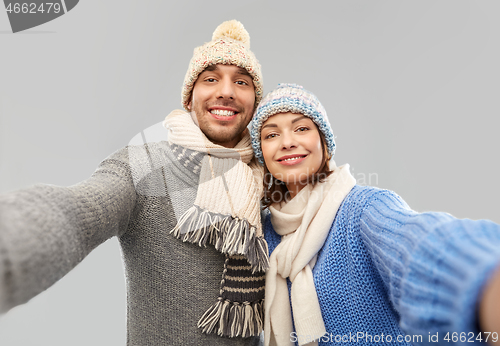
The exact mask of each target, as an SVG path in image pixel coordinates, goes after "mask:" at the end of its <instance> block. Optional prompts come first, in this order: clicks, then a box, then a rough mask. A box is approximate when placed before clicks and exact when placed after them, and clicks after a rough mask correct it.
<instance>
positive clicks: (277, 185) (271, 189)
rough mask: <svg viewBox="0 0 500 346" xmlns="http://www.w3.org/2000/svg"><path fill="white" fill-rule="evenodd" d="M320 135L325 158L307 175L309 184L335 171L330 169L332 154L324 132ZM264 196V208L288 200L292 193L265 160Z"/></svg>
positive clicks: (323, 178)
mask: <svg viewBox="0 0 500 346" xmlns="http://www.w3.org/2000/svg"><path fill="white" fill-rule="evenodd" d="M318 133H319V137H320V139H321V148H322V151H323V160H322V161H321V166H320V168H319V169H318V171H317V172H316V173H314V174H312V175H311V176H310V177H307V180H308V181H307V183H308V184H313V185H314V184H316V183H318V182H319V183H322V182H323V181H325V179H326V178H327V177H328V176H329V175H330V174H332V173H333V171H331V170H330V167H329V165H328V162H329V161H330V159H331V156H330V155H329V154H328V148H327V146H326V140H325V136H324V135H323V132H321V131H319V130H318ZM263 183H264V197H262V205H263V209H266V208H269V206H270V205H271V204H273V203H280V202H283V201H287V200H288V199H290V193H289V192H288V189H287V188H286V184H285V183H284V182H282V181H280V180H278V179H276V178H274V177H273V176H272V174H271V173H270V172H269V169H267V165H266V163H265V162H264V181H263Z"/></svg>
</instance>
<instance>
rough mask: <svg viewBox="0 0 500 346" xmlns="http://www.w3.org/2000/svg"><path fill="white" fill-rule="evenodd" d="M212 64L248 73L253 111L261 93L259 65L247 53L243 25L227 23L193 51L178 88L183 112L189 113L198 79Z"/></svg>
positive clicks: (248, 45) (252, 55) (247, 40)
mask: <svg viewBox="0 0 500 346" xmlns="http://www.w3.org/2000/svg"><path fill="white" fill-rule="evenodd" d="M215 64H225V65H235V66H239V67H243V68H244V69H246V70H247V71H248V73H249V74H250V76H252V78H253V84H254V86H255V107H257V105H258V104H259V102H260V100H261V98H262V93H263V85H262V74H261V72H260V64H259V62H258V61H257V58H256V57H255V55H254V54H253V53H252V51H250V35H249V34H248V32H247V31H246V30H245V28H244V27H243V24H241V23H240V22H239V21H237V20H229V21H227V22H224V23H222V24H221V25H219V26H218V27H217V29H215V31H214V33H213V35H212V41H210V42H207V43H205V44H204V45H202V46H200V47H197V48H195V49H194V54H193V57H192V58H191V62H190V63H189V68H188V70H187V72H186V76H185V77H184V85H183V87H182V105H183V106H184V108H185V109H186V110H188V111H189V109H188V108H187V105H188V103H189V101H190V98H191V91H192V90H193V86H194V83H195V82H196V79H198V75H199V74H200V73H201V72H203V70H205V69H206V68H207V67H208V66H210V65H215Z"/></svg>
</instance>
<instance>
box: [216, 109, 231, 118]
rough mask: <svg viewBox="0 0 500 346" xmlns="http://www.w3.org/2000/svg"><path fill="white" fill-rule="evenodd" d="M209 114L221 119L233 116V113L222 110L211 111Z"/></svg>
mask: <svg viewBox="0 0 500 346" xmlns="http://www.w3.org/2000/svg"><path fill="white" fill-rule="evenodd" d="M210 113H212V114H213V115H218V116H223V117H230V116H231V115H234V112H233V111H225V110H222V109H212V110H211V111H210Z"/></svg>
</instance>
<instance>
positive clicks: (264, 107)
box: [250, 84, 335, 164]
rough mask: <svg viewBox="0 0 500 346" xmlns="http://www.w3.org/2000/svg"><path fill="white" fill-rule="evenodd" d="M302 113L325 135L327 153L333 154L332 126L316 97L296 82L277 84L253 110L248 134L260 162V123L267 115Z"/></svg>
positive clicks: (262, 159)
mask: <svg viewBox="0 0 500 346" xmlns="http://www.w3.org/2000/svg"><path fill="white" fill-rule="evenodd" d="M288 112H290V113H297V114H304V115H305V116H306V117H308V118H311V120H312V121H314V123H315V124H316V125H317V126H318V128H319V130H320V131H321V132H322V133H323V135H324V136H325V141H326V146H327V151H328V154H329V155H330V156H331V157H333V155H334V154H335V139H334V136H333V131H332V127H331V126H330V122H329V121H328V116H327V115H326V111H325V108H323V106H322V105H321V103H320V102H319V100H318V98H317V97H316V96H314V95H313V94H312V93H311V92H309V91H307V90H305V89H304V88H303V87H302V86H300V85H297V84H278V87H277V88H276V89H274V90H273V91H271V92H270V93H269V94H267V95H266V96H265V97H264V98H263V99H262V102H261V103H260V104H259V106H258V107H257V109H256V110H255V114H254V116H253V120H252V124H251V130H250V135H251V136H252V147H253V151H254V153H255V156H256V157H257V159H258V160H259V162H260V163H261V164H264V157H263V155H262V147H261V141H260V131H261V129H262V125H263V124H264V123H265V122H266V120H267V119H269V117H271V116H273V115H275V114H278V113H288Z"/></svg>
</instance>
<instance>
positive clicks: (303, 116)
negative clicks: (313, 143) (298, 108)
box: [292, 115, 307, 124]
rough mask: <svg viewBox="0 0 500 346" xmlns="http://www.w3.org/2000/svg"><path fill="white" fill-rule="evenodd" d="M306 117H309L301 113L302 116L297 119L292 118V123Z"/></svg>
mask: <svg viewBox="0 0 500 346" xmlns="http://www.w3.org/2000/svg"><path fill="white" fill-rule="evenodd" d="M304 118H307V117H306V116H305V115H301V116H300V117H297V118H295V119H293V120H292V124H293V123H296V122H297V121H299V120H301V119H304Z"/></svg>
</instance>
